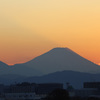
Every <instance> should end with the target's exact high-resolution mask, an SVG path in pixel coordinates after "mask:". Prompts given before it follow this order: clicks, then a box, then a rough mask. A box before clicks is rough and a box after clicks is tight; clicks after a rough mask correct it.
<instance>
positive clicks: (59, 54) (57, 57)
mask: <svg viewBox="0 0 100 100" xmlns="http://www.w3.org/2000/svg"><path fill="white" fill-rule="evenodd" d="M24 65H26V66H31V67H33V68H35V69H37V70H40V71H42V72H43V73H44V74H48V73H52V72H56V71H63V70H72V71H79V72H89V73H100V66H98V65H96V64H94V63H93V62H91V61H89V60H87V59H85V58H83V57H81V56H80V55H78V54H76V53H75V52H73V51H72V50H70V49H68V48H54V49H52V50H50V51H48V52H47V53H45V54H43V55H40V56H38V57H36V58H34V59H32V60H31V61H29V62H26V63H24Z"/></svg>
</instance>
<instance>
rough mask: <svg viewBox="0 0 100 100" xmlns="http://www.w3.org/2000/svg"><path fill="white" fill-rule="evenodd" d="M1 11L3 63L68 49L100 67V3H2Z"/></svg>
mask: <svg viewBox="0 0 100 100" xmlns="http://www.w3.org/2000/svg"><path fill="white" fill-rule="evenodd" d="M0 8H1V9H0V61H3V62H5V63H7V64H10V65H12V64H16V63H24V62H27V61H29V60H31V59H33V58H35V57H37V56H39V55H41V54H43V53H45V52H47V51H49V50H51V49H52V48H55V47H68V48H70V49H71V50H73V51H74V52H76V53H78V54H79V55H81V56H82V57H84V58H86V59H88V60H90V61H92V62H94V63H96V64H100V39H99V38H100V0H95V1H94V0H81V1H80V0H48V1H47V0H1V1H0Z"/></svg>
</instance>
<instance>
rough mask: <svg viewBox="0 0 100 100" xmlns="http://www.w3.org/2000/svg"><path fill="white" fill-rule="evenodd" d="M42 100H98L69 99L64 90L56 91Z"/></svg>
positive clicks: (87, 99) (98, 99) (94, 98)
mask: <svg viewBox="0 0 100 100" xmlns="http://www.w3.org/2000/svg"><path fill="white" fill-rule="evenodd" d="M42 100H100V98H97V97H89V98H81V97H70V96H69V93H68V91H66V90H64V89H56V90H54V91H52V92H51V93H49V94H48V96H46V97H45V98H42Z"/></svg>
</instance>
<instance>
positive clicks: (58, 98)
mask: <svg viewBox="0 0 100 100" xmlns="http://www.w3.org/2000/svg"><path fill="white" fill-rule="evenodd" d="M44 100H69V93H68V92H67V91H66V90H64V89H56V90H54V91H52V92H51V93H50V94H49V95H48V96H47V97H46V98H45V99H44Z"/></svg>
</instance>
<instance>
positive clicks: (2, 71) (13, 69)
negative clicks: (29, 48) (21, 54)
mask: <svg viewBox="0 0 100 100" xmlns="http://www.w3.org/2000/svg"><path fill="white" fill-rule="evenodd" d="M11 74H12V75H17V76H19V75H20V76H36V75H39V74H41V72H40V71H38V70H36V69H34V68H30V67H28V66H25V65H23V64H16V65H14V66H9V65H7V64H5V63H3V62H1V61H0V75H2V76H4V75H10V76H11Z"/></svg>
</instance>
